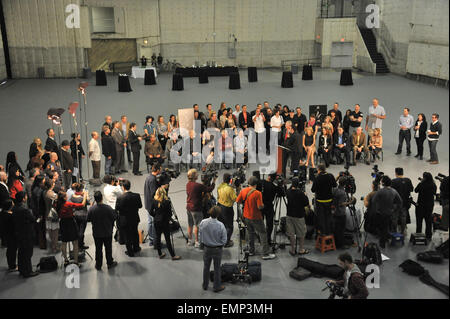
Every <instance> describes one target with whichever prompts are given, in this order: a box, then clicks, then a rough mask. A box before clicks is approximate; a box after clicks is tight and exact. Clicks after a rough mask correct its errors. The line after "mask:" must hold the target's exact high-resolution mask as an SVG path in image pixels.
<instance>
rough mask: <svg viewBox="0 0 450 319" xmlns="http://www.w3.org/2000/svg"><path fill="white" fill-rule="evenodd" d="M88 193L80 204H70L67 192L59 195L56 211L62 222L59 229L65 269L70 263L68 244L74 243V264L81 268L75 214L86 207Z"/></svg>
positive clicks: (85, 193) (84, 194)
mask: <svg viewBox="0 0 450 319" xmlns="http://www.w3.org/2000/svg"><path fill="white" fill-rule="evenodd" d="M88 195H89V194H88V192H87V191H84V193H83V201H82V202H81V203H79V204H76V203H72V202H68V201H67V194H66V192H59V193H58V200H57V201H56V211H57V212H58V215H59V218H60V221H59V229H60V232H61V241H62V246H61V251H62V254H63V257H64V267H66V266H67V265H68V264H69V263H70V262H69V257H68V256H67V243H68V242H72V246H73V255H74V258H73V259H74V263H75V264H76V265H77V266H78V267H80V266H81V265H80V264H79V263H78V226H77V223H76V222H75V218H74V216H73V213H74V211H75V210H76V209H80V208H83V207H84V206H85V205H86V202H87V198H88Z"/></svg>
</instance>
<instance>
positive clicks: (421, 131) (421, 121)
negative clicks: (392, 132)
mask: <svg viewBox="0 0 450 319" xmlns="http://www.w3.org/2000/svg"><path fill="white" fill-rule="evenodd" d="M427 127H428V124H427V119H426V117H425V115H424V114H423V113H420V114H419V115H418V116H417V120H416V124H414V139H415V140H416V145H417V155H416V156H414V157H416V158H417V157H418V158H419V159H420V160H423V142H424V141H425V140H426V138H427Z"/></svg>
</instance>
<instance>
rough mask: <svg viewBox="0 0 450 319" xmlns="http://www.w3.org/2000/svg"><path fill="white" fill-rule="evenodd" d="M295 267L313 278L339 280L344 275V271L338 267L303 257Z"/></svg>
mask: <svg viewBox="0 0 450 319" xmlns="http://www.w3.org/2000/svg"><path fill="white" fill-rule="evenodd" d="M297 267H302V268H304V269H306V270H309V271H310V272H311V273H312V275H313V276H314V277H327V278H331V279H341V278H342V276H343V275H344V269H343V268H342V267H339V266H338V265H326V264H321V263H318V262H316V261H312V260H309V259H306V258H303V257H300V258H298V262H297Z"/></svg>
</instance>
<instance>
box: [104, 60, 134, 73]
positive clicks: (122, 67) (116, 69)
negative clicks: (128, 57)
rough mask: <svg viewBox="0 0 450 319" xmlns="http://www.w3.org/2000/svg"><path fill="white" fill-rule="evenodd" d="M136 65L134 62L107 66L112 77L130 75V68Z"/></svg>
mask: <svg viewBox="0 0 450 319" xmlns="http://www.w3.org/2000/svg"><path fill="white" fill-rule="evenodd" d="M137 65H139V64H138V63H137V62H135V61H129V62H111V63H110V64H109V70H110V71H112V73H113V75H115V74H116V73H131V68H132V67H133V66H137Z"/></svg>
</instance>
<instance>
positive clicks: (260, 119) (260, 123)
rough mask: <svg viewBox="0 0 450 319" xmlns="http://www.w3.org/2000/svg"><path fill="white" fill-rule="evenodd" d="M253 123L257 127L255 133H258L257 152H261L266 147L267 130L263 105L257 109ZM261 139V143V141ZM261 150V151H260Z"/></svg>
mask: <svg viewBox="0 0 450 319" xmlns="http://www.w3.org/2000/svg"><path fill="white" fill-rule="evenodd" d="M252 119H253V123H254V125H255V133H256V150H257V152H258V153H259V152H261V151H262V150H263V148H264V146H265V145H266V141H265V138H266V134H265V133H266V128H265V127H264V122H265V121H266V119H265V117H264V114H262V112H261V104H259V105H258V107H257V108H256V113H255V115H254V116H253V118H252ZM260 139H261V141H259V140H260ZM260 148H261V149H260Z"/></svg>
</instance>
